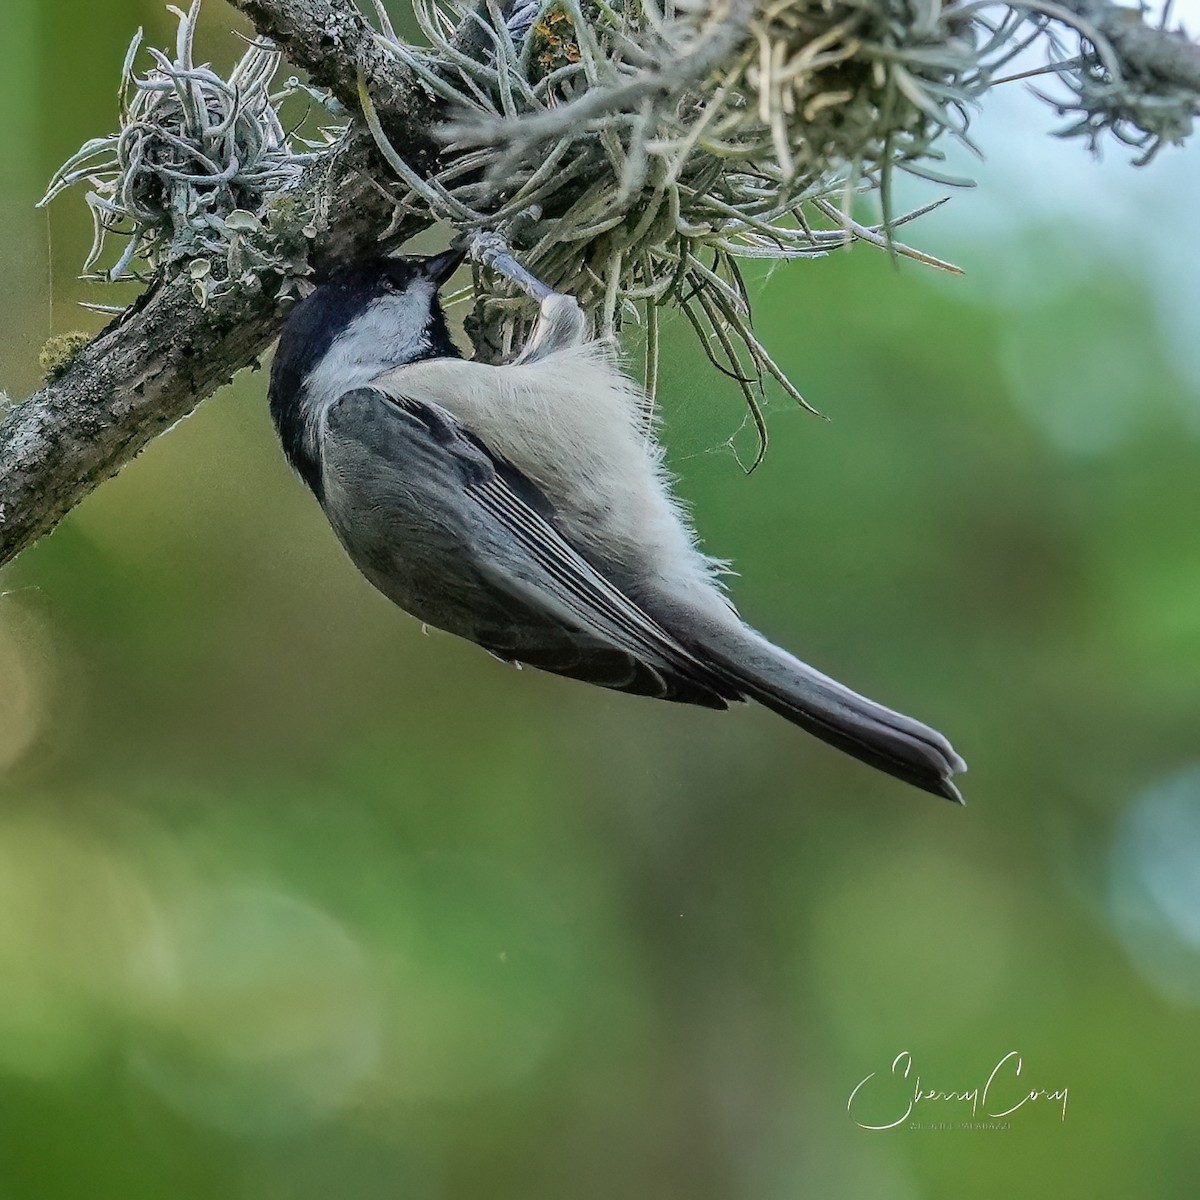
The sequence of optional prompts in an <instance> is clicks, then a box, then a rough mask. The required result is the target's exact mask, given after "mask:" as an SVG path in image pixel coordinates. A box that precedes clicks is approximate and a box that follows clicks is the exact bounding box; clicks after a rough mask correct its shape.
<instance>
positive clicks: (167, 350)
mask: <svg viewBox="0 0 1200 1200" xmlns="http://www.w3.org/2000/svg"><path fill="white" fill-rule="evenodd" d="M236 2H237V3H238V5H239V7H241V8H242V9H243V10H245V11H246V12H247V13H248V14H249V15H251V16H253V17H254V18H255V19H256V21H257V20H261V21H262V25H261V26H260V29H261V31H262V32H263V33H267V32H268V31H271V32H273V33H274V34H275V35H276V36H278V37H280V38H281V39H284V40H286V42H287V46H288V49H289V51H290V52H291V53H292V54H293V56H294V61H296V62H298V63H300V64H302V65H304V66H306V67H308V68H309V69H310V70H311V72H312V74H313V76H314V78H317V79H319V80H320V81H321V82H322V83H324V84H325V85H326V86H328V87H330V88H331V90H333V91H334V92H335V94H336V95H338V96H339V97H341V98H344V100H345V102H347V103H349V104H353V105H354V107H355V109H356V108H357V104H358V100H357V73H358V70H359V67H360V65H361V67H362V69H363V74H364V77H365V79H366V80H367V83H368V87H369V88H370V91H371V93H372V96H373V98H374V100H375V104H376V107H377V109H378V111H379V113H380V116H381V119H382V120H384V121H385V123H386V125H387V128H388V131H389V135H390V136H391V137H393V138H394V139H395V140H397V142H398V143H399V144H402V145H404V146H405V149H406V153H407V154H408V155H409V161H410V162H411V164H412V166H413V168H414V169H415V170H416V171H418V172H420V173H422V174H428V173H429V172H431V171H433V170H434V169H435V167H436V161H437V150H436V145H435V142H434V140H433V136H432V128H433V126H434V124H435V123H436V120H437V116H438V112H437V106H436V104H435V102H434V101H432V100H431V99H430V98H429V95H428V93H427V92H426V91H425V89H424V88H422V87H420V86H419V85H418V84H417V82H416V80H415V79H414V78H413V76H412V75H411V74H410V73H409V72H408V71H406V70H405V69H404V68H402V67H401V66H400V65H398V64H397V63H396V62H395V61H394V60H393V59H391V58H388V57H387V56H385V55H383V54H382V53H380V52H378V50H377V47H376V46H375V43H374V41H373V39H372V38H371V35H370V31H369V29H368V28H367V26H366V23H365V22H364V21H363V19H362V16H361V14H359V13H358V11H357V10H356V9H354V7H353V5H352V4H351V3H349V0H277V2H275V0H272V2H269V3H268V2H265V0H236ZM370 172H374V173H382V168H381V165H380V164H379V162H378V160H377V158H376V157H375V154H374V149H373V146H372V144H371V142H370V139H369V137H367V136H366V135H365V134H364V133H362V132H359V131H357V130H356V129H352V130H351V131H350V132H349V133H348V134H347V135H345V136H344V137H343V139H342V142H341V143H340V144H339V145H338V147H336V148H335V149H334V150H332V151H330V152H329V153H327V154H325V155H323V156H322V157H321V158H320V159H318V160H317V162H315V163H314V164H313V165H312V166H311V167H309V168H308V170H307V171H306V172H305V174H304V176H303V177H302V179H301V181H300V184H299V185H298V187H297V188H295V189H294V190H293V191H290V192H287V193H283V194H282V198H286V199H287V200H288V201H290V202H291V204H292V207H293V208H295V209H297V210H299V211H302V212H307V213H315V214H319V216H318V220H317V237H316V238H315V239H314V242H313V247H312V255H311V260H312V263H313V265H314V267H316V269H317V270H321V269H322V268H324V267H328V266H330V265H333V264H336V263H339V262H346V261H349V260H351V259H353V258H356V257H361V256H362V255H364V254H366V253H368V252H369V251H371V250H372V249H377V248H378V238H379V235H380V232H381V231H382V230H384V229H385V228H387V226H388V224H389V222H390V220H391V218H392V215H393V212H394V205H393V204H392V202H391V201H390V200H389V199H388V198H387V197H386V195H385V194H384V192H383V191H382V190H381V189H380V188H379V187H377V186H376V185H375V184H373V183H372V182H371V180H370V176H369V173H370ZM277 199H279V198H277ZM268 219H269V218H268ZM429 220H430V219H429V218H421V217H419V216H417V215H415V214H414V215H413V216H411V217H409V218H407V219H406V220H405V222H404V223H403V224H402V225H401V226H400V227H399V228H398V229H397V230H396V231H395V237H396V239H397V240H400V239H403V238H406V237H410V236H412V235H413V234H415V233H417V232H419V230H420V229H421V228H422V227H423V226H424V225H427V224H429ZM301 223H303V222H301ZM283 316H284V313H283V312H282V311H281V309H280V307H279V306H278V305H277V304H276V302H275V300H274V298H273V296H271V295H270V294H269V293H268V292H266V291H264V290H258V291H248V290H234V291H230V292H227V293H224V294H219V295H214V296H213V297H212V298H211V299H210V300H209V301H208V303H207V305H206V306H205V307H203V308H202V307H200V305H199V304H198V303H197V302H196V300H195V298H194V297H193V294H192V290H191V282H190V279H189V278H187V277H186V276H185V277H176V278H175V279H172V280H169V281H162V280H159V281H156V282H155V283H154V284H152V285H151V287H150V289H149V291H148V292H147V293H146V294H145V295H144V296H143V297H142V298H141V299H140V300H139V301H138V302H137V303H136V304H135V305H133V306H132V308H131V309H130V310H128V311H127V312H126V313H123V314H122V315H121V316H120V317H118V318H117V319H116V320H115V321H113V322H112V323H111V324H110V325H109V326H108V327H107V328H105V329H104V330H103V331H102V332H101V333H100V334H99V335H98V336H97V337H96V338H95V339H94V340H93V341H92V342H91V343H89V344H88V345H87V346H85V347H84V348H83V349H82V350H81V351H80V352H79V353H78V354H77V355H76V356H75V357H74V358H73V359H72V360H71V362H70V363H69V364H68V366H67V367H66V369H65V370H63V371H62V372H61V374H59V375H58V376H57V377H56V378H54V379H52V380H50V381H48V382H47V383H46V384H45V386H44V387H42V388H41V389H40V390H39V391H37V392H35V393H34V394H33V395H32V396H30V397H29V399H27V400H25V401H24V402H23V403H20V404H18V405H16V406H15V407H14V408H13V409H12V410H11V411H10V412H9V413H8V414H7V415H6V416H5V417H4V419H3V421H2V422H0V564H3V563H6V562H8V561H9V560H11V559H12V558H13V556H14V555H16V554H17V553H19V552H20V551H21V550H22V549H24V547H26V546H27V545H29V544H30V543H31V542H33V541H34V540H36V539H37V538H38V537H40V536H41V535H42V534H44V533H47V532H49V531H50V530H51V529H53V528H54V526H55V525H56V524H57V523H58V522H59V521H60V520H61V519H62V517H63V516H64V515H65V514H66V513H68V512H69V511H70V510H71V509H72V508H74V506H75V505H76V504H78V503H79V502H80V501H81V500H82V499H83V498H84V497H85V496H87V495H88V494H89V493H90V492H91V491H92V490H93V489H94V488H96V487H97V486H98V485H99V484H101V483H103V482H104V480H106V479H108V478H109V477H111V476H112V475H115V474H116V473H117V471H119V470H120V469H121V467H123V466H124V465H125V464H126V463H127V462H129V461H130V460H131V459H133V458H134V457H135V456H136V455H137V454H138V453H139V452H140V451H141V450H142V448H143V447H144V446H145V445H146V444H147V443H148V442H149V441H150V440H151V439H152V438H154V437H156V436H157V435H158V434H160V433H162V432H163V431H164V430H166V429H168V428H169V427H170V426H171V425H173V424H174V423H175V422H176V421H178V420H179V419H180V418H181V417H184V416H186V415H187V414H188V413H190V412H191V411H192V410H193V409H194V408H195V407H196V405H198V404H199V403H200V401H201V400H203V399H205V397H207V396H209V395H210V394H211V393H212V392H213V391H215V390H216V389H217V388H218V387H220V386H221V385H222V384H224V383H227V382H229V380H231V379H232V378H233V376H234V375H235V374H236V373H237V372H238V371H239V370H240V369H241V368H242V367H244V366H246V365H247V364H248V363H250V362H253V361H254V360H255V359H256V357H257V356H258V355H259V354H261V353H262V352H263V351H264V350H265V349H266V348H267V346H268V345H269V344H270V342H271V340H272V339H273V338H274V337H275V335H276V334H277V333H278V330H279V326H280V324H281V323H282V320H283Z"/></svg>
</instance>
